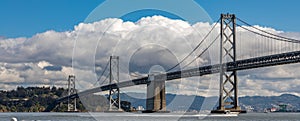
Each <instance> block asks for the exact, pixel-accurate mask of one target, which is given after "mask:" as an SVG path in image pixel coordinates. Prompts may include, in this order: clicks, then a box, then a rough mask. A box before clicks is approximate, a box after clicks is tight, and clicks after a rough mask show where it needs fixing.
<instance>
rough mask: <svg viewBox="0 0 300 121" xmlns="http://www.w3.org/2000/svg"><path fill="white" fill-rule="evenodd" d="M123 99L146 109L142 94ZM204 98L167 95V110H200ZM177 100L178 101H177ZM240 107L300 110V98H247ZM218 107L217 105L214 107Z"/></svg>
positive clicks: (292, 96)
mask: <svg viewBox="0 0 300 121" xmlns="http://www.w3.org/2000/svg"><path fill="white" fill-rule="evenodd" d="M211 98H214V100H215V99H217V97H211ZM121 99H122V100H124V101H129V102H131V103H132V106H133V107H138V106H143V107H144V108H145V107H146V100H145V94H142V93H127V94H125V93H122V94H121ZM204 99H205V98H204V97H202V96H187V95H174V94H166V103H167V106H168V107H167V109H168V110H172V111H176V110H186V109H188V110H189V111H192V110H198V111H199V110H200V108H201V105H202V103H203V101H204ZM175 100H176V101H175ZM239 101H240V102H239V103H240V106H241V107H242V108H243V109H245V106H252V107H253V108H254V110H255V111H258V112H262V111H263V110H264V109H265V108H271V107H273V106H277V105H279V104H288V105H290V106H291V107H293V108H294V109H296V110H300V97H298V96H295V95H291V94H283V95H280V96H246V97H240V98H239ZM214 107H216V105H215V106H214Z"/></svg>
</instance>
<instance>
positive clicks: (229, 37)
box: [212, 14, 245, 113]
mask: <svg viewBox="0 0 300 121" xmlns="http://www.w3.org/2000/svg"><path fill="white" fill-rule="evenodd" d="M220 19H221V33H220V34H221V42H220V66H221V67H220V94H219V106H218V108H217V110H213V111H212V113H227V112H240V113H243V112H245V111H242V110H241V108H240V107H239V104H238V103H239V102H238V80H237V72H236V71H232V72H227V71H226V68H225V67H226V65H225V64H224V63H227V62H235V61H236V24H235V22H236V18H235V15H234V14H221V18H220Z"/></svg>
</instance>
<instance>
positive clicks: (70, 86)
mask: <svg viewBox="0 0 300 121" xmlns="http://www.w3.org/2000/svg"><path fill="white" fill-rule="evenodd" d="M76 93H77V92H76V89H75V76H74V75H69V78H68V96H69V97H70V95H73V94H76ZM75 111H77V108H76V98H75V99H74V100H73V103H72V100H71V99H70V98H68V112H75Z"/></svg>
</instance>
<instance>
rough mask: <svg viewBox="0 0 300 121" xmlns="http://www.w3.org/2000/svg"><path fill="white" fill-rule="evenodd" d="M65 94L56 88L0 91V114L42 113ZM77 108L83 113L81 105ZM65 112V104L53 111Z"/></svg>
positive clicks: (64, 91) (61, 89)
mask: <svg viewBox="0 0 300 121" xmlns="http://www.w3.org/2000/svg"><path fill="white" fill-rule="evenodd" d="M66 94H67V92H66V90H65V89H63V88H57V87H52V88H50V87H27V88H24V87H18V88H17V89H16V90H11V91H0V112H42V111H44V110H45V109H46V108H47V106H48V105H50V104H51V103H52V102H54V101H55V100H56V99H57V98H59V97H61V96H63V95H66ZM79 102H80V101H78V103H79ZM77 108H78V109H79V110H81V111H84V107H83V105H82V104H81V103H80V104H79V105H78V106H77ZM66 110H67V104H66V103H63V104H61V105H60V106H59V108H55V109H54V111H57V112H62V111H66Z"/></svg>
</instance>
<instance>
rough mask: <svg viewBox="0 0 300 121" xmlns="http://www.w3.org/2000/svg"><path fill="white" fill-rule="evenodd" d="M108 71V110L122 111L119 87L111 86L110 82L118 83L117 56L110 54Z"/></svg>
mask: <svg viewBox="0 0 300 121" xmlns="http://www.w3.org/2000/svg"><path fill="white" fill-rule="evenodd" d="M109 67H110V69H109V70H110V71H109V85H110V89H109V111H122V109H121V100H120V88H119V87H117V88H116V89H114V88H112V86H111V85H112V84H119V56H110V66H109Z"/></svg>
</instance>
